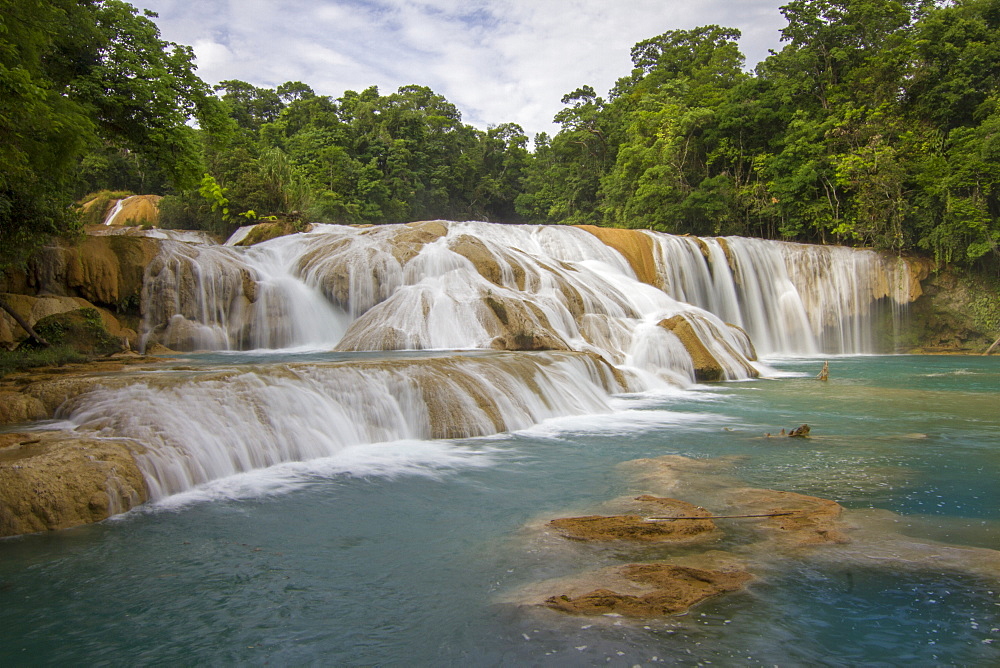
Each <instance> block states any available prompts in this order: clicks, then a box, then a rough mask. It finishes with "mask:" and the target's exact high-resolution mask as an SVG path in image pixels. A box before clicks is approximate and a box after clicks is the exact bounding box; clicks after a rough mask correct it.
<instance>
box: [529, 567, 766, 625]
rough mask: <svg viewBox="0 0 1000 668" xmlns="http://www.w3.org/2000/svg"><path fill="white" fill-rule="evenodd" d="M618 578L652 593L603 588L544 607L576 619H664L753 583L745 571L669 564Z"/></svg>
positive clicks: (624, 572) (558, 599)
mask: <svg viewBox="0 0 1000 668" xmlns="http://www.w3.org/2000/svg"><path fill="white" fill-rule="evenodd" d="M619 574H620V575H621V576H623V577H624V578H626V579H627V580H630V581H632V582H635V583H638V584H640V585H644V586H647V587H649V588H651V591H649V592H648V593H644V594H624V593H618V592H615V591H612V590H610V589H603V588H602V589H596V590H594V591H591V592H589V593H587V594H583V595H581V596H577V597H575V598H574V597H570V596H567V595H562V596H553V597H551V598H549V599H548V600H546V602H545V605H546V606H547V607H549V608H552V609H553V610H559V611H560V612H566V613H570V614H576V615H607V614H618V615H623V616H625V617H640V618H648V617H662V616H666V615H675V614H677V613H680V612H684V611H685V610H687V609H688V608H690V607H691V606H693V605H695V604H697V603H700V602H701V601H704V600H705V599H707V598H711V597H712V596H717V595H719V594H722V593H725V592H730V591H736V590H739V589H741V588H743V586H745V585H746V584H747V583H748V582H749V581H750V580H751V579H752V576H751V575H750V573H747V572H746V571H728V572H727V571H715V570H708V569H703V568H691V567H687V566H676V565H673V564H666V563H650V564H630V565H628V566H625V567H624V568H622V569H621V570H620V571H619Z"/></svg>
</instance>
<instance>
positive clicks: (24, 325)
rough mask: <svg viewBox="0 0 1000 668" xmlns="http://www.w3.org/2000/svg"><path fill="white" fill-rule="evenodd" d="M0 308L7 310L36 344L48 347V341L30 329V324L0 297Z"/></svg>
mask: <svg viewBox="0 0 1000 668" xmlns="http://www.w3.org/2000/svg"><path fill="white" fill-rule="evenodd" d="M0 309H3V310H4V311H6V312H7V314H8V315H10V317H12V318H14V322H16V323H17V324H19V325H20V326H21V329H23V330H24V331H26V332H27V333H28V336H30V337H31V338H32V339H34V340H35V342H36V343H38V345H40V346H42V347H43V348H48V347H49V342H48V341H46V340H45V339H43V338H42V337H41V336H39V335H38V332H36V331H35V330H34V329H32V327H31V325H29V324H28V321H27V320H25V319H24V318H22V317H21V316H20V315H19V314H18V313H17V312H16V311H15V310H14V309H13V308H11V306H10V304H8V303H7V302H6V300H4V299H0Z"/></svg>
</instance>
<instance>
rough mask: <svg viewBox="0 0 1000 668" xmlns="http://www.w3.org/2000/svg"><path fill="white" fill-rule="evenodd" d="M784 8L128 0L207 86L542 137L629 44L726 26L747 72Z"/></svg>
mask: <svg viewBox="0 0 1000 668" xmlns="http://www.w3.org/2000/svg"><path fill="white" fill-rule="evenodd" d="M785 2H786V0H280V1H279V0H198V1H197V2H191V0H138V1H136V0H132V4H133V5H134V6H136V7H137V8H140V9H151V10H153V11H155V12H157V13H158V14H159V18H158V19H156V23H157V25H158V26H159V27H160V30H161V32H162V36H163V38H164V39H166V40H169V41H172V42H177V43H180V44H187V45H190V46H192V47H194V51H195V54H196V55H197V57H198V61H197V62H198V72H199V74H200V75H201V77H202V78H203V79H204V80H206V81H208V82H209V83H212V84H215V83H218V82H219V81H222V80H224V79H241V80H243V81H248V82H250V83H252V84H254V85H257V86H267V87H274V86H277V85H278V84H281V83H284V82H285V81H303V82H305V83H307V84H309V85H310V86H312V88H313V89H314V90H315V91H316V92H317V93H320V94H323V95H332V96H334V97H339V96H340V95H341V94H342V93H343V92H344V91H345V90H355V91H360V90H363V89H365V88H367V87H369V86H372V85H375V86H378V88H379V91H380V92H381V93H382V94H388V93H391V92H393V91H395V90H396V89H397V88H398V87H399V86H402V85H406V84H418V85H422V86H428V87H429V88H431V89H432V90H433V91H434V92H435V93H438V94H440V95H443V96H445V97H446V98H447V99H448V100H449V101H450V102H452V103H453V104H455V105H456V106H457V107H458V109H459V110H460V111H461V112H462V119H463V121H465V122H466V123H469V124H471V125H475V126H476V127H479V128H483V129H485V128H486V127H487V126H489V125H497V124H500V123H505V122H514V123H519V124H520V125H521V126H522V127H524V129H525V131H526V132H527V134H528V135H529V136H533V135H534V134H535V133H536V132H541V131H545V132H550V133H551V132H552V131H553V130H554V126H553V125H552V124H551V122H552V117H553V116H554V115H555V113H556V112H557V111H558V110H559V109H560V108H561V106H562V105H561V104H560V102H559V100H560V98H561V97H562V96H563V95H564V94H565V93H568V92H570V91H572V90H574V89H576V88H578V87H579V86H581V85H584V84H590V85H592V86H594V88H595V89H596V90H597V91H598V93H599V94H602V95H603V94H605V93H606V92H607V91H608V90H609V89H610V88H611V87H612V86H613V85H614V82H615V80H616V79H618V78H619V77H622V76H624V75H626V74H628V73H629V71H630V70H631V60H630V58H629V50H630V49H631V48H632V45H633V44H635V43H636V42H639V41H641V40H644V39H648V38H650V37H654V36H656V35H659V34H661V33H664V32H666V31H668V30H675V29H688V28H694V27H696V26H702V25H708V24H713V23H714V24H719V25H722V26H727V27H734V28H739V29H740V30H741V31H742V33H743V39H742V40H741V42H740V46H741V48H742V50H743V53H744V54H745V55H746V57H747V65H748V68H750V69H752V68H753V66H754V65H755V64H756V63H757V62H758V61H760V60H762V59H763V58H765V57H766V56H767V53H768V50H769V49H779V48H780V42H779V30H780V29H781V28H782V27H783V26H784V25H785V21H784V18H783V17H782V16H781V13H780V12H779V11H778V7H779V6H781V5H783V4H785Z"/></svg>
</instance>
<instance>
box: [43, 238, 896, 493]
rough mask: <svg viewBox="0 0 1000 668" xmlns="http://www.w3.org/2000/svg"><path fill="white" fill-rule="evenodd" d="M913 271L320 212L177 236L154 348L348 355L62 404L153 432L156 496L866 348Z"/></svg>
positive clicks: (186, 378) (814, 251)
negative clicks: (877, 320)
mask: <svg viewBox="0 0 1000 668" xmlns="http://www.w3.org/2000/svg"><path fill="white" fill-rule="evenodd" d="M241 234H246V231H245V230H243V231H241ZM908 281H909V274H908V273H907V269H906V267H905V264H904V263H902V262H898V261H894V260H890V259H885V258H883V257H882V256H880V255H878V254H877V253H873V252H870V251H856V250H851V249H846V248H831V247H815V246H805V245H800V244H788V243H781V242H773V241H761V240H754V239H743V238H736V237H727V238H693V237H677V236H670V235H665V234H659V233H654V232H649V231H638V230H607V229H603V228H577V227H555V226H505V225H493V224H488V223H479V222H464V223H455V222H446V221H424V222H419V223H411V224H407V225H384V226H373V227H347V226H336V225H315V226H313V228H312V230H311V231H310V232H308V233H300V234H295V235H289V236H285V237H279V238H276V239H271V240H269V241H265V242H262V243H259V244H257V245H254V246H251V247H237V246H234V245H232V244H229V245H217V244H199V243H189V242H184V241H178V240H170V239H166V240H163V241H162V242H161V252H160V254H159V255H158V257H157V258H156V260H155V261H154V262H152V263H150V265H149V266H148V267H147V270H146V276H145V280H144V287H143V299H142V309H143V328H142V329H143V332H142V345H143V346H144V347H148V346H152V345H154V344H162V345H164V346H167V347H168V348H171V349H175V350H180V351H195V350H221V351H226V350H230V351H234V350H256V349H288V348H307V349H315V350H324V351H331V352H336V353H338V354H337V355H335V357H339V358H340V359H341V360H342V361H324V362H316V363H311V364H306V363H291V362H287V361H285V362H277V363H272V364H268V365H263V364H259V365H242V366H240V365H233V366H232V367H231V368H225V369H221V370H220V369H218V368H214V369H212V368H208V367H206V368H205V369H204V370H201V371H199V370H197V368H195V369H192V368H185V369H184V370H176V371H170V372H160V373H157V374H153V375H151V376H146V377H143V378H142V379H141V380H140V381H139V382H135V383H133V384H131V385H128V386H126V387H118V388H117V389H111V388H108V389H95V390H93V391H91V392H89V393H87V394H85V395H81V396H79V397H77V398H76V399H75V400H73V401H70V402H68V403H67V405H65V406H64V408H63V409H62V415H63V416H64V417H66V418H67V419H69V420H70V421H71V422H72V424H74V425H75V428H76V429H79V430H82V431H88V432H96V434H97V435H101V436H108V437H116V438H132V439H134V440H135V441H136V442H137V443H139V444H141V448H140V450H141V451H140V452H139V453H138V454H137V455H136V456H137V459H138V461H139V462H140V465H141V466H142V468H143V470H144V472H145V474H146V477H147V481H148V483H149V485H150V488H151V490H152V493H153V497H154V498H162V497H164V496H167V495H170V494H174V493H176V492H179V491H183V490H185V489H188V488H190V487H192V486H195V485H199V484H202V483H205V482H208V481H211V480H214V479H216V478H219V477H224V476H229V475H233V474H236V473H241V472H245V471H250V470H253V469H256V468H261V467H268V466H272V465H275V464H278V463H283V462H292V461H300V460H306V459H314V458H319V457H327V456H332V455H335V454H336V453H337V452H339V451H341V450H343V449H344V448H346V447H350V446H353V445H359V444H367V443H381V442H388V441H396V440H401V439H428V438H431V439H433V438H464V437H472V436H482V435H487V434H494V433H498V432H501V431H506V430H512V429H521V428H524V427H527V426H529V425H533V424H537V423H538V422H540V421H542V420H545V419H548V418H553V417H561V416H571V415H582V414H588V413H599V412H607V411H609V410H611V409H610V403H609V401H610V397H611V395H612V394H615V393H621V392H641V391H649V390H658V389H663V390H666V389H671V390H672V389H674V388H677V387H687V386H690V385H692V384H693V383H696V382H701V381H713V380H735V379H744V378H752V377H755V376H756V375H757V374H758V371H759V369H760V368H761V367H759V366H758V365H757V363H756V359H757V358H756V354H757V350H760V351H762V352H763V353H765V354H769V355H770V354H815V353H818V352H831V353H860V352H869V351H871V350H872V349H873V345H874V344H873V342H872V336H871V322H872V318H873V313H874V311H875V309H876V308H878V307H879V305H880V304H883V303H887V302H888V303H898V304H904V303H907V302H908V301H910V300H911V295H909V294H908V293H907V291H908V289H909V288H908V286H909V282H908ZM755 347H756V350H755ZM403 351H427V352H424V353H421V354H420V355H416V354H414V353H413V352H409V353H404V352H403ZM443 351H448V352H443ZM458 351H464V352H458ZM345 358H346V360H347V361H343V360H345Z"/></svg>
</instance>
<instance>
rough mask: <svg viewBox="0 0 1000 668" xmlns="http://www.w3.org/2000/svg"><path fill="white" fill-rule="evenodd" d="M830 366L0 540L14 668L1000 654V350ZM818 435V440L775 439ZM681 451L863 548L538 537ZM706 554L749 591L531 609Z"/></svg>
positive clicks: (373, 454)
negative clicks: (814, 513)
mask: <svg viewBox="0 0 1000 668" xmlns="http://www.w3.org/2000/svg"><path fill="white" fill-rule="evenodd" d="M253 361H254V362H255V363H258V364H259V363H262V362H261V361H260V360H253ZM822 361H823V360H816V359H781V360H771V361H769V365H770V367H771V368H772V369H773V370H774V372H775V373H774V374H773V375H774V376H775V377H773V378H766V379H760V380H756V381H749V382H741V383H728V384H719V385H711V386H705V387H703V388H697V389H694V390H692V391H684V392H681V391H678V392H674V393H663V394H659V395H642V396H627V397H619V398H617V399H616V400H615V407H616V412H614V413H612V414H609V415H595V416H589V417H586V418H573V419H565V420H559V421H554V422H550V423H546V424H543V425H539V426H538V427H536V428H532V429H530V430H527V431H524V432H519V433H514V434H504V435H501V436H496V437H490V438H482V439H470V440H463V441H407V442H396V443H387V444H376V445H371V446H363V447H360V446H359V447H354V448H348V449H346V450H345V451H343V452H342V453H340V454H339V455H338V456H337V457H334V458H330V459H324V460H318V461H312V462H303V463H296V464H288V465H283V466H279V467H275V468H272V469H267V470H264V471H256V472H253V473H249V474H245V475H242V476H237V477H234V478H230V479H226V480H221V481H217V482H215V483H211V484H209V485H207V486H204V487H201V488H198V489H196V490H192V491H190V492H186V493H184V494H182V495H178V496H175V497H170V498H168V499H166V500H165V501H163V502H162V503H160V504H158V505H156V506H153V507H146V508H142V509H139V510H137V511H133V512H132V513H129V514H127V515H125V516H122V517H119V518H116V519H113V520H111V521H107V522H104V523H101V524H98V525H93V526H87V527H80V528H77V529H71V530H66V531H60V532H53V533H49V534H42V535H33V536H24V537H19V538H13V539H7V540H3V541H0V665H4V666H20V665H55V664H65V665H81V664H84V665H129V666H132V665H195V664H200V665H231V664H241V665H243V664H247V665H264V664H269V665H345V666H350V665H384V666H387V665H456V666H459V665H461V666H467V665H511V666H513V665H518V666H521V665H545V666H579V665H614V666H632V665H636V664H640V665H657V664H674V665H703V664H709V663H712V664H715V665H749V666H754V665H768V666H772V665H781V666H795V665H825V666H857V665H866V666H880V665H885V666H891V665H905V664H909V665H918V666H922V665H977V666H985V665H998V664H1000V570H998V568H997V564H998V563H1000V562H998V561H997V558H996V553H995V552H993V551H994V550H997V549H1000V493H998V492H997V487H996V480H997V472H998V470H1000V360H998V359H997V358H982V357H907V356H903V357H845V358H832V359H830V380H829V381H828V382H825V383H824V382H820V381H818V380H815V379H814V376H815V375H816V373H818V371H819V368H820V366H822ZM231 362H232V360H230V361H226V362H223V363H225V364H229V363H231ZM800 424H809V425H810V427H811V437H810V438H809V439H787V438H780V437H775V436H774V435H776V434H778V433H780V430H781V429H786V430H787V429H790V428H793V427H797V426H799V425H800ZM766 434H772V437H770V438H769V437H767V436H765V435H766ZM670 455H680V456H683V457H687V458H694V459H697V460H704V461H705V462H707V463H708V464H709V465H708V466H705V467H704V468H702V469H695V470H692V471H688V472H687V473H685V475H684V476H683V477H682V479H680V480H679V481H677V484H676V492H677V496H678V497H679V498H683V499H684V500H686V501H690V502H692V503H696V504H699V505H701V504H705V505H706V506H707V507H709V508H710V509H713V510H715V508H714V507H713V506H712V503H713V502H714V498H715V497H714V495H715V493H716V492H717V490H719V489H722V488H733V487H738V486H749V487H762V488H769V489H776V490H786V491H791V492H797V493H800V494H807V495H815V496H820V497H824V498H829V499H833V500H836V501H838V502H839V503H841V504H842V505H843V506H844V507H845V508H846V509H847V511H846V515H845V519H846V520H847V521H848V522H849V523H850V524H851V525H852V527H853V529H852V531H851V532H849V534H850V536H851V542H850V543H847V544H838V545H819V546H816V547H814V548H809V549H800V550H793V551H782V550H771V549H758V550H754V549H753V547H752V545H750V546H748V545H747V541H748V540H751V539H750V538H748V536H749V533H748V532H749V531H750V530H749V529H747V528H746V524H745V523H744V524H740V523H739V522H731V523H729V524H724V526H722V528H723V530H724V532H725V534H724V536H723V537H722V538H721V539H720V540H719V541H718V542H717V543H714V544H712V545H709V546H707V547H705V546H703V547H700V548H691V547H687V548H670V547H660V548H649V547H646V548H642V549H636V548H632V547H629V546H627V545H615V546H611V547H594V546H588V545H581V544H571V543H569V542H568V541H563V540H562V539H558V538H553V537H551V536H549V535H548V534H547V533H546V532H544V530H542V529H540V528H539V527H544V522H545V521H547V520H548V519H552V518H555V517H563V516H567V515H576V514H591V513H599V512H603V510H604V508H606V507H607V505H606V504H608V503H609V502H610V501H612V500H614V499H617V498H622V497H630V496H635V495H636V494H639V493H644V492H646V491H650V490H648V489H646V488H645V487H644V483H643V482H642V480H641V479H637V478H636V477H635V476H634V475H632V474H630V473H629V472H628V471H629V470H630V469H627V468H623V467H622V466H620V465H621V464H622V463H623V462H628V461H632V460H636V459H644V458H658V457H664V456H670ZM695 549H701V550H704V549H711V550H717V551H720V552H730V553H736V554H738V555H739V556H740V558H741V559H744V560H745V561H746V563H747V568H748V570H750V571H751V572H752V573H753V574H754V576H755V579H754V581H753V582H752V583H751V584H750V586H749V587H748V588H747V589H746V590H744V591H741V592H737V593H732V594H727V595H725V596H721V597H718V598H714V599H711V600H709V601H707V602H705V603H703V604H701V605H699V606H697V607H695V608H693V609H692V610H691V611H689V612H688V613H686V614H683V615H679V616H675V617H670V618H665V619H659V620H652V621H650V620H646V621H635V620H629V619H626V618H621V617H612V616H602V617H595V618H588V617H573V616H568V615H564V614H562V613H557V612H554V611H551V610H548V609H545V608H542V607H540V606H537V605H530V604H528V603H527V600H526V598H525V597H524V596H523V595H522V592H523V591H527V590H529V589H531V588H534V587H537V586H539V585H538V583H543V582H546V581H548V580H550V579H552V578H563V577H567V576H572V575H574V574H576V573H580V572H585V571H589V570H592V569H596V568H600V567H604V566H608V565H610V564H615V563H630V562H633V561H639V560H650V559H668V558H671V557H672V556H675V555H676V554H683V553H687V552H691V551H692V550H695ZM552 593H553V594H555V593H559V592H558V591H553V592H552Z"/></svg>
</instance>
